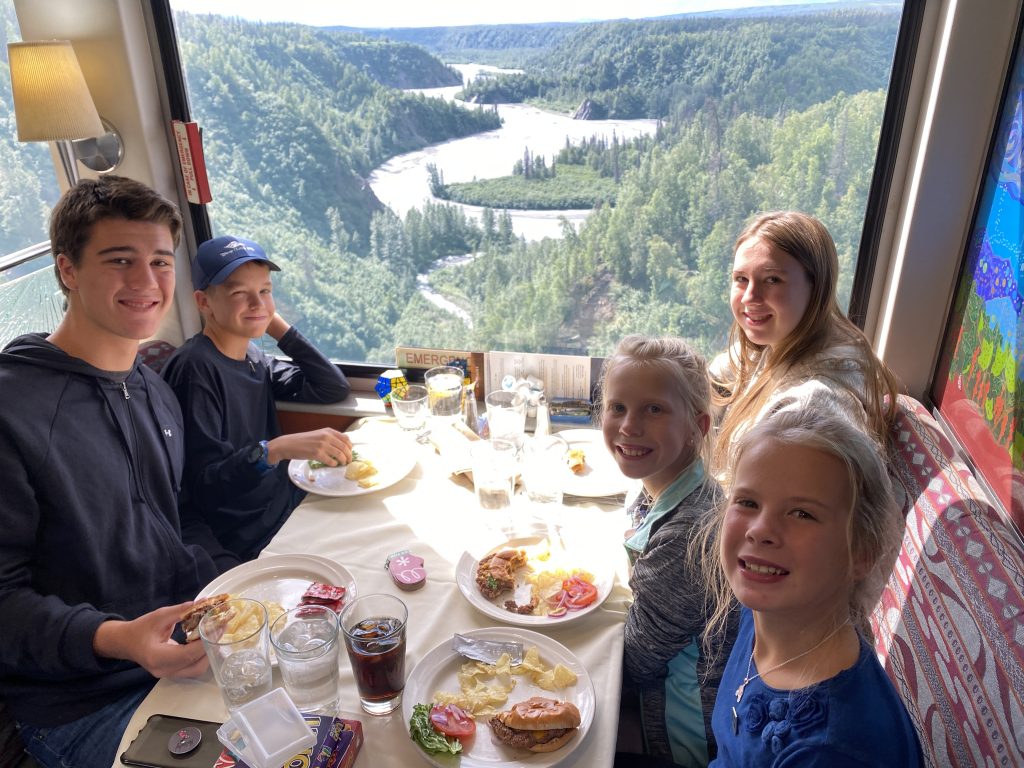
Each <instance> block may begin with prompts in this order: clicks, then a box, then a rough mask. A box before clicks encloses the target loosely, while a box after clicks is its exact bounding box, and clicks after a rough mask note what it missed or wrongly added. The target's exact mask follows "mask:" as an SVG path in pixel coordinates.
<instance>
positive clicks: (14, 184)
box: [0, 0, 57, 254]
mask: <svg viewBox="0 0 1024 768" xmlns="http://www.w3.org/2000/svg"><path fill="white" fill-rule="evenodd" d="M16 22H17V19H16V18H15V15H14V5H13V4H12V3H11V2H10V0H0V254H4V253H10V252H12V251H16V250H20V249H22V248H25V247H27V246H29V245H34V244H36V243H39V242H42V241H43V240H45V239H46V238H47V237H48V236H49V235H48V234H47V233H46V227H47V220H48V218H49V215H50V206H51V205H53V203H55V202H56V201H57V177H56V176H55V175H54V173H53V165H52V163H51V162H50V152H49V149H48V147H47V145H46V144H42V143H40V142H26V143H24V144H23V143H21V142H19V141H18V125H17V122H16V121H15V119H14V109H13V107H12V99H11V74H10V67H9V66H8V64H7V43H9V42H15V41H18V40H21V38H20V37H19V36H18V35H17V23H16Z"/></svg>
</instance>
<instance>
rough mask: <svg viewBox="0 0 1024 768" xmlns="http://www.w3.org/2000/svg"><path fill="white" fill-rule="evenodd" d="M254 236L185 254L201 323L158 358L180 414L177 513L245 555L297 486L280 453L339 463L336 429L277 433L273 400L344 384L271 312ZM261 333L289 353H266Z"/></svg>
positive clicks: (335, 394)
mask: <svg viewBox="0 0 1024 768" xmlns="http://www.w3.org/2000/svg"><path fill="white" fill-rule="evenodd" d="M279 270H280V268H279V267H278V266H277V265H276V264H274V263H273V262H272V261H271V260H270V259H268V258H267V254H266V252H265V251H264V250H263V248H262V247H260V246H259V245H258V244H257V243H254V242H252V241H251V240H246V239H244V238H241V237H233V236H225V237H218V238H215V239H213V240H209V241H207V242H205V243H203V244H202V245H201V246H199V250H198V252H197V253H196V258H195V261H194V262H193V264H192V285H193V287H194V288H195V299H196V304H197V305H198V307H199V311H200V313H201V314H202V316H203V321H204V326H203V330H202V331H201V332H200V333H198V334H196V335H195V336H193V337H192V338H191V339H189V340H188V341H186V342H185V344H183V345H182V346H181V348H180V349H178V350H177V351H176V352H175V353H174V355H173V356H172V357H171V358H170V360H168V361H167V365H166V366H165V367H164V370H163V376H164V378H165V379H166V380H167V382H168V383H169V384H170V385H171V387H172V388H173V389H174V393H175V394H176V395H177V397H178V401H179V402H180V403H181V409H182V412H183V414H184V417H185V448H186V460H185V472H184V477H183V480H182V492H181V506H182V516H183V518H189V519H194V518H197V517H198V518H202V519H203V520H205V522H206V523H207V524H208V525H209V526H210V528H211V529H212V530H213V532H214V534H215V535H216V536H217V538H218V539H219V541H220V543H221V544H222V545H223V546H224V547H225V548H227V549H228V550H230V551H231V552H234V553H235V554H236V555H237V556H238V557H239V558H241V559H242V560H250V559H252V558H254V557H256V556H257V555H258V554H259V553H260V551H261V550H262V549H263V548H264V547H265V546H266V545H267V543H268V542H269V541H270V539H271V538H272V537H273V535H274V534H275V533H276V532H277V531H278V529H279V528H280V527H281V526H282V525H283V524H284V522H285V520H287V519H288V515H289V514H290V513H291V511H292V510H293V509H294V508H295V507H296V506H297V505H298V503H299V502H300V501H301V500H302V498H303V497H304V496H305V492H304V491H302V490H300V489H298V488H296V487H295V486H293V485H292V484H291V482H290V481H289V480H288V471H287V463H286V461H285V460H287V459H315V460H317V461H322V462H323V463H325V464H327V465H328V466H338V465H340V464H346V463H348V461H349V459H350V458H351V455H352V445H351V442H350V441H349V439H348V437H347V436H346V435H344V434H342V433H341V432H338V431H337V430H334V429H330V428H324V429H318V430H315V431H313V432H303V433H299V434H290V435H282V434H280V430H279V427H278V424H277V408H276V406H275V401H277V400H288V401H292V402H304V403H333V402H337V401H339V400H343V399H345V397H347V396H348V393H349V385H348V381H346V379H345V376H344V374H342V372H341V371H340V370H339V369H338V368H337V367H336V366H335V365H334V364H332V363H331V361H330V360H328V359H327V358H326V357H324V356H323V355H322V354H321V353H320V352H319V351H317V349H316V348H315V347H314V346H313V345H312V344H311V343H310V342H309V341H307V340H306V338H305V337H304V336H303V335H302V334H301V333H299V331H298V330H297V329H296V328H294V327H293V326H291V325H289V324H288V322H287V321H286V320H285V319H284V318H283V317H281V315H280V314H278V313H277V310H276V307H275V305H274V298H273V293H272V285H271V279H270V273H271V272H277V271H279ZM263 334H268V335H270V336H272V337H273V338H274V339H275V340H276V341H277V345H278V347H280V349H281V351H282V352H284V353H285V354H286V355H288V356H289V357H290V358H291V362H285V361H282V360H278V359H276V358H274V357H271V356H269V355H266V354H264V353H263V352H262V351H261V350H260V349H259V348H258V347H257V346H256V345H255V344H253V343H252V340H253V339H258V338H259V337H261V336H263Z"/></svg>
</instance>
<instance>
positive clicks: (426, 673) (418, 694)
mask: <svg viewBox="0 0 1024 768" xmlns="http://www.w3.org/2000/svg"><path fill="white" fill-rule="evenodd" d="M461 634H463V635H466V636H467V637H475V638H481V639H484V640H499V641H504V642H519V643H522V644H523V650H524V651H525V650H526V649H527V648H529V647H530V646H533V645H535V646H537V650H538V651H540V657H541V660H542V661H543V662H544V663H545V664H547V665H549V666H552V667H553V666H554V665H555V664H558V663H561V664H563V665H565V666H566V667H568V668H569V669H571V670H572V671H573V672H575V673H576V676H577V678H578V679H577V681H576V685H570V686H569V687H568V688H563V689H562V690H560V691H545V690H543V689H542V688H538V687H537V686H536V685H534V684H533V682H532V681H531V680H530V679H529V678H528V677H523V676H520V675H516V678H515V679H516V687H515V688H513V689H512V692H511V693H510V694H509V700H508V704H507V707H510V706H512V705H513V704H515V703H516V702H519V701H523V700H524V699H528V698H530V697H531V696H545V697H547V698H551V699H561V700H563V701H571V702H572V703H573V704H575V705H576V706H577V707H578V708H579V710H580V720H581V723H580V727H579V733H577V734H576V735H575V736H574V737H573V738H572V740H571V741H570V742H569V743H568V744H566V745H565V746H564V747H562V748H561V749H558V750H555V751H554V752H530V751H529V750H526V749H516V748H514V747H509V746H506V745H504V744H499V743H498V742H497V741H496V740H495V739H494V738H493V737H492V735H491V733H492V732H491V728H490V726H488V725H487V721H486V718H480V719H479V720H478V721H477V724H476V735H475V736H474V737H473V740H472V742H470V744H469V747H468V748H466V749H464V750H463V752H462V754H461V755H447V754H446V755H442V754H436V753H432V752H427V751H426V750H425V749H423V748H422V747H420V746H419V745H418V744H417V745H416V748H417V749H418V750H419V752H420V754H421V755H423V758H424V759H425V760H426V761H427V762H428V763H430V764H431V765H433V766H437V768H453V766H459V768H488V767H489V766H499V765H500V766H502V768H516V767H517V766H526V765H529V766H544V768H551V766H555V765H558V764H559V763H561V762H562V761H563V760H565V759H566V758H568V757H569V756H570V755H571V754H572V753H573V752H575V751H576V750H577V749H578V748H579V747H580V746H581V745H582V744H583V741H584V739H586V737H587V734H588V733H589V732H590V726H591V724H592V723H593V722H594V711H595V708H596V706H597V703H596V702H597V700H596V697H595V695H594V683H593V682H592V681H591V679H590V675H589V674H587V670H586V669H585V668H584V666H583V664H582V663H580V660H579V659H577V658H576V657H575V656H574V655H573V653H572V652H571V651H570V650H569V649H568V648H566V647H565V646H564V645H562V644H561V643H558V642H556V641H554V640H552V639H551V638H550V637H547V636H546V635H542V634H540V633H538V632H531V631H530V630H527V629H515V628H513V627H488V628H487V629H474V630H471V631H469V632H463V633H461ZM451 644H452V643H451V640H447V641H445V642H443V643H441V644H440V645H438V646H437V647H436V648H434V649H433V650H431V651H430V652H429V653H428V654H427V655H426V656H424V657H423V658H422V659H420V663H419V664H417V665H416V668H415V669H414V670H413V671H412V673H411V674H410V675H409V677H408V679H407V680H406V682H405V692H404V693H403V694H402V715H403V716H404V718H405V724H406V730H408V727H409V718H411V717H412V708H413V705H414V704H429V703H431V700H432V699H433V697H434V694H435V693H436V692H437V691H450V692H452V693H455V692H457V691H458V690H459V681H458V679H457V678H456V675H457V674H458V671H459V668H460V667H461V666H462V665H463V664H464V663H466V662H467V661H469V659H466V658H465V657H463V656H460V655H459V654H457V653H456V652H455V651H453V650H452V649H451ZM507 707H506V708H507Z"/></svg>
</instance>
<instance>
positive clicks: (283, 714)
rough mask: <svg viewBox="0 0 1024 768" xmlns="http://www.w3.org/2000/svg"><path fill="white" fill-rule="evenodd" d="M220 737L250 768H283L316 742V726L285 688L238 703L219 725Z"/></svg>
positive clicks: (222, 742) (218, 733) (218, 736)
mask: <svg viewBox="0 0 1024 768" xmlns="http://www.w3.org/2000/svg"><path fill="white" fill-rule="evenodd" d="M217 738H218V739H219V740H220V743H221V744H223V745H224V746H225V747H227V748H228V749H229V750H231V752H233V753H234V754H235V755H237V756H238V757H239V758H241V759H242V760H244V761H245V763H246V764H247V765H249V766H251V768H280V766H282V765H284V764H285V762H287V761H288V760H290V759H291V758H292V757H293V756H295V755H297V754H298V753H299V752H302V751H303V750H305V749H308V748H309V747H312V746H313V745H314V744H316V736H315V735H314V734H313V729H311V728H310V727H309V726H308V725H306V720H305V718H304V717H303V716H302V713H301V712H299V710H298V708H297V707H296V706H295V703H294V702H293V701H292V700H291V698H290V697H289V696H288V694H287V693H286V692H285V690H284V689H283V688H275V689H274V690H272V691H271V692H270V693H267V694H264V695H263V696H260V697H259V698H258V699H253V700H252V701H250V702H248V703H246V704H242V705H241V706H240V707H238V708H237V709H236V710H235V711H234V712H233V713H232V715H231V717H230V718H228V720H227V722H225V723H224V725H222V726H221V727H220V728H218V729H217Z"/></svg>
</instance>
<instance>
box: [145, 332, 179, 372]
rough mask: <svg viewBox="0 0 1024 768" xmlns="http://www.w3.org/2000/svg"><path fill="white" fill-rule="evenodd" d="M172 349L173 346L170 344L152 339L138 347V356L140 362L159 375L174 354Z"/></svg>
mask: <svg viewBox="0 0 1024 768" xmlns="http://www.w3.org/2000/svg"><path fill="white" fill-rule="evenodd" d="M174 349H175V347H174V345H173V344H171V343H170V342H167V341H161V340H159V339H154V340H153V341H147V342H146V343H144V344H140V345H139V355H140V356H141V357H142V362H144V363H145V364H146V365H148V366H149V367H150V368H152V369H153V370H154V371H156V372H157V373H160V371H161V370H163V367H164V363H166V362H167V360H168V359H169V358H170V356H171V355H173V354H174Z"/></svg>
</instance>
